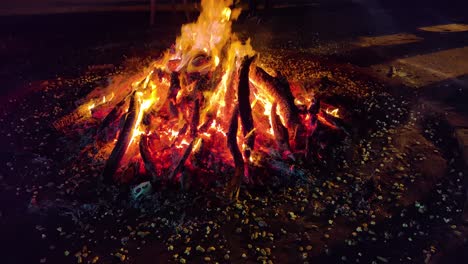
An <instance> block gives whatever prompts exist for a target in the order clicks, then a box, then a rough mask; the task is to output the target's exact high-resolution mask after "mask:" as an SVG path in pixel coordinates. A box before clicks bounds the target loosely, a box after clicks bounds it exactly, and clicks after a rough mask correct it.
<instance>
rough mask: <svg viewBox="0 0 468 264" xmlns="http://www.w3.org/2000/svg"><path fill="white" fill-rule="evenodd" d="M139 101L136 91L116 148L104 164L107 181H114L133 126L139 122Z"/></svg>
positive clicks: (104, 174) (103, 174)
mask: <svg viewBox="0 0 468 264" xmlns="http://www.w3.org/2000/svg"><path fill="white" fill-rule="evenodd" d="M138 108H139V106H138V102H137V98H136V93H135V92H133V94H132V98H131V100H130V105H129V107H128V112H127V114H126V117H125V124H124V126H123V128H122V131H121V132H120V134H119V137H118V139H117V143H116V144H115V147H114V149H113V150H112V153H111V155H110V156H109V158H108V159H107V162H106V165H105V166H104V171H103V173H102V176H103V179H104V182H105V183H112V182H113V177H114V174H115V172H116V171H117V169H118V168H119V165H120V161H121V160H122V158H123V156H124V155H125V152H126V151H127V148H128V145H129V144H130V140H131V139H132V133H133V128H134V127H135V125H136V122H137V115H138Z"/></svg>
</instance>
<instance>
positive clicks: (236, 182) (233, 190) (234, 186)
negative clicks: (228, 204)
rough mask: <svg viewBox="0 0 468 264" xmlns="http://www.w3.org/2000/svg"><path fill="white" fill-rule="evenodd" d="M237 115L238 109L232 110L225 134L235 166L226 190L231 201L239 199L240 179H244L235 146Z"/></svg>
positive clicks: (240, 161) (239, 152)
mask: <svg viewBox="0 0 468 264" xmlns="http://www.w3.org/2000/svg"><path fill="white" fill-rule="evenodd" d="M238 115H239V110H238V107H236V108H235V109H234V113H233V114H232V117H231V121H230V124H229V130H228V133H227V145H228V148H229V151H230V152H231V155H232V157H233V159H234V165H235V172H234V175H233V176H232V178H231V180H230V182H229V184H228V185H227V188H226V194H227V196H228V197H229V199H231V200H232V199H233V198H234V199H237V198H238V197H239V190H240V184H241V180H242V178H243V177H244V159H243V157H242V153H241V151H240V149H239V146H238V145H237V130H238V126H239V123H238V122H239V121H238Z"/></svg>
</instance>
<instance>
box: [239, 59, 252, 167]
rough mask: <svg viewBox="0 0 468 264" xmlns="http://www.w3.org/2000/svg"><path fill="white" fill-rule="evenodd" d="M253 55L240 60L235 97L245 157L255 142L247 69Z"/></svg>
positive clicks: (248, 154) (247, 156)
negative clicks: (243, 139)
mask: <svg viewBox="0 0 468 264" xmlns="http://www.w3.org/2000/svg"><path fill="white" fill-rule="evenodd" d="M254 59H255V56H252V57H250V58H249V57H245V58H244V59H243V61H242V65H241V67H240V71H239V72H240V73H239V86H238V89H237V98H238V102H239V116H240V119H241V123H242V133H243V134H244V137H246V138H245V141H246V144H245V145H246V146H247V147H246V148H245V150H244V155H245V157H246V159H248V158H249V157H250V151H251V150H253V147H254V143H255V131H254V123H253V117H252V108H251V106H250V88H249V69H250V65H251V64H252V61H253V60H254Z"/></svg>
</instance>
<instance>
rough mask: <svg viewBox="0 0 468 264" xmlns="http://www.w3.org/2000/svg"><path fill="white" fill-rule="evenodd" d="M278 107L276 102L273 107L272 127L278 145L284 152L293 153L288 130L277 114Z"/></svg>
mask: <svg viewBox="0 0 468 264" xmlns="http://www.w3.org/2000/svg"><path fill="white" fill-rule="evenodd" d="M276 105H277V104H276V102H275V103H273V105H272V107H271V125H272V128H273V133H274V134H275V140H276V144H277V145H278V148H279V149H281V150H282V151H291V146H290V145H289V134H288V129H287V128H286V127H284V126H283V124H282V123H281V119H280V117H279V116H278V115H277V114H276Z"/></svg>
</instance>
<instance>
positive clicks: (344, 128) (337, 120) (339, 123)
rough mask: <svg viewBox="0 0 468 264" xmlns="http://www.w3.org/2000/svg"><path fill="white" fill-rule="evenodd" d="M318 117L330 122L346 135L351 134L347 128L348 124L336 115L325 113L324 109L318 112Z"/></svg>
mask: <svg viewBox="0 0 468 264" xmlns="http://www.w3.org/2000/svg"><path fill="white" fill-rule="evenodd" d="M320 117H322V118H323V121H325V122H326V123H328V124H330V125H331V126H332V127H334V128H336V129H339V130H341V131H343V132H344V133H345V134H346V135H348V136H349V135H351V133H350V132H349V131H350V129H349V128H348V126H347V125H346V124H345V123H344V122H343V120H342V119H340V118H338V117H335V116H333V115H331V114H329V113H327V112H326V111H321V112H320Z"/></svg>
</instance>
